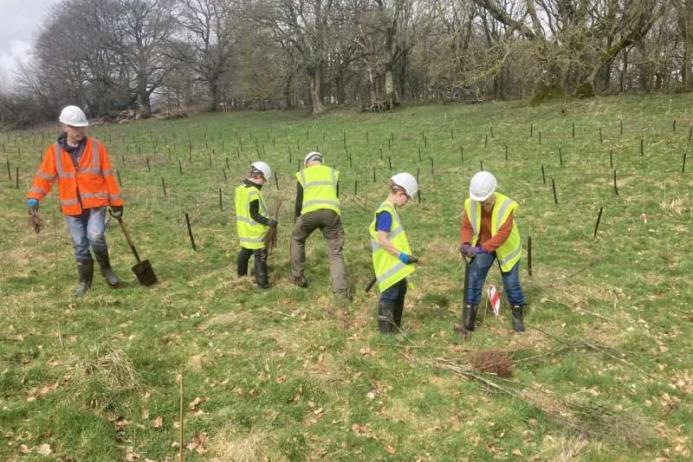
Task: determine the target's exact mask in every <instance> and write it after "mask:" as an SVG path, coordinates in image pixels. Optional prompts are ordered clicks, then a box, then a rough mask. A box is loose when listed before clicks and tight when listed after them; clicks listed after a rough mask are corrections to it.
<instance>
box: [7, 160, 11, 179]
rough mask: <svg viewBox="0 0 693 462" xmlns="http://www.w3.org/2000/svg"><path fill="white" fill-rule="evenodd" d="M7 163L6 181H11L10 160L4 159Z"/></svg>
mask: <svg viewBox="0 0 693 462" xmlns="http://www.w3.org/2000/svg"><path fill="white" fill-rule="evenodd" d="M6 162H7V179H8V180H9V181H12V167H10V159H6Z"/></svg>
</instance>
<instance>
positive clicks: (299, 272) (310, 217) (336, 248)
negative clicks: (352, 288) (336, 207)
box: [291, 209, 348, 294]
mask: <svg viewBox="0 0 693 462" xmlns="http://www.w3.org/2000/svg"><path fill="white" fill-rule="evenodd" d="M316 229H319V230H320V231H321V232H322V235H323V236H324V237H325V239H326V240H327V252H328V255H329V259H330V279H331V282H332V291H333V292H334V293H336V294H346V293H347V292H348V287H347V280H346V269H345V267H344V257H343V256H342V247H343V246H344V229H343V228H342V220H341V219H340V218H339V215H338V214H337V213H335V212H334V211H332V210H327V209H322V210H315V211H313V212H308V213H306V214H304V215H301V216H300V217H298V220H296V224H295V225H294V230H293V232H292V233H291V275H292V276H293V277H294V278H295V279H297V278H302V277H303V269H304V267H305V262H306V239H308V237H309V236H310V235H311V234H312V233H313V231H315V230H316Z"/></svg>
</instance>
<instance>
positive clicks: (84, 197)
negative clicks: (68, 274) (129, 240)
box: [26, 106, 123, 297]
mask: <svg viewBox="0 0 693 462" xmlns="http://www.w3.org/2000/svg"><path fill="white" fill-rule="evenodd" d="M59 120H60V123H61V124H62V126H63V133H62V134H61V135H60V136H59V137H58V140H57V142H56V143H54V144H52V145H50V146H49V147H48V148H47V149H46V151H45V153H44V154H43V161H42V162H41V166H40V167H39V169H38V171H37V172H36V176H35V177H34V182H33V185H32V186H31V189H30V190H29V192H28V193H27V195H26V197H27V202H26V203H27V207H29V209H30V210H33V211H37V210H38V207H39V201H41V200H42V199H43V198H44V197H45V196H46V195H47V194H48V193H49V192H50V190H51V188H52V186H53V183H55V182H56V181H57V182H58V196H59V200H60V209H61V210H62V212H63V214H64V215H65V221H66V222H67V225H68V228H69V230H70V237H71V238H72V244H73V247H74V249H75V259H76V260H77V272H78V275H79V284H78V286H77V289H76V290H75V296H77V297H81V296H82V295H84V293H85V292H86V291H87V290H88V289H89V288H90V287H91V282H92V279H93V275H94V261H93V260H92V256H91V252H90V251H89V247H90V246H91V249H92V250H93V251H94V256H95V258H96V261H97V262H98V263H99V267H100V268H101V274H102V275H103V276H104V278H105V279H106V282H107V283H108V285H109V286H111V287H114V288H115V287H118V286H120V280H119V279H118V276H116V274H115V273H114V272H113V269H112V268H111V263H110V259H109V256H108V246H107V245H106V237H105V235H104V233H105V229H106V208H107V207H109V206H110V207H111V213H112V214H113V215H114V216H116V217H120V216H122V214H123V199H122V197H121V196H120V187H119V186H118V182H117V180H116V178H115V176H114V175H113V170H112V168H111V161H110V159H109V157H108V152H107V151H106V148H105V147H104V145H103V144H101V143H100V142H99V141H97V140H95V139H94V138H87V137H86V136H85V135H84V131H85V128H86V127H88V126H89V122H88V120H87V117H86V115H85V114H84V112H83V111H82V110H81V109H80V108H79V107H77V106H66V107H65V108H63V110H62V111H61V113H60V119H59Z"/></svg>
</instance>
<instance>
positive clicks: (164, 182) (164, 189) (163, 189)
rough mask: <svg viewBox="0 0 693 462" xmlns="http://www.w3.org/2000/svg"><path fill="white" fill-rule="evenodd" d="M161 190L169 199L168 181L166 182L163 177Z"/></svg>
mask: <svg viewBox="0 0 693 462" xmlns="http://www.w3.org/2000/svg"><path fill="white" fill-rule="evenodd" d="M161 190H162V191H163V192H164V197H168V195H167V194H166V181H164V177H163V176H162V177H161Z"/></svg>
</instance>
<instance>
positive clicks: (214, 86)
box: [208, 78, 219, 112]
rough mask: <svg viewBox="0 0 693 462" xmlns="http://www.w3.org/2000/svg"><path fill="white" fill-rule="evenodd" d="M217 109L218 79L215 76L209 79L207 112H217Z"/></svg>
mask: <svg viewBox="0 0 693 462" xmlns="http://www.w3.org/2000/svg"><path fill="white" fill-rule="evenodd" d="M218 109H219V81H218V80H217V79H216V78H212V79H209V107H208V110H209V112H217V110H218Z"/></svg>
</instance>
